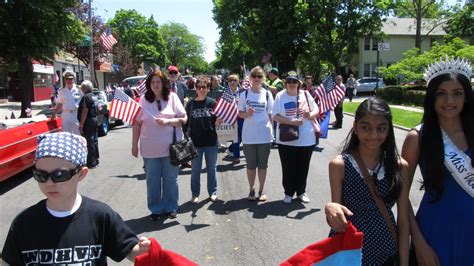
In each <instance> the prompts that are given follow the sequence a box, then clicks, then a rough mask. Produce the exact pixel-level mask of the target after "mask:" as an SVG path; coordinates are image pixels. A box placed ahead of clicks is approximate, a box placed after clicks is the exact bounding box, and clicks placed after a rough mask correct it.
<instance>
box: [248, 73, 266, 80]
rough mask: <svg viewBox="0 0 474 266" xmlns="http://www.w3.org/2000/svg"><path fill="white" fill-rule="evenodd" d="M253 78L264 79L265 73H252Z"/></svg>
mask: <svg viewBox="0 0 474 266" xmlns="http://www.w3.org/2000/svg"><path fill="white" fill-rule="evenodd" d="M250 76H251V77H252V78H254V79H263V75H255V74H252V75H250Z"/></svg>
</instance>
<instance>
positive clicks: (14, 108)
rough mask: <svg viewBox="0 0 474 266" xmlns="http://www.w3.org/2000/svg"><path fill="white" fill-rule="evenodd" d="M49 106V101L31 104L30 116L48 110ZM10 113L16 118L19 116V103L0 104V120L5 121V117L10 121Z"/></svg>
mask: <svg viewBox="0 0 474 266" xmlns="http://www.w3.org/2000/svg"><path fill="white" fill-rule="evenodd" d="M50 104H51V100H44V101H38V102H32V103H31V114H32V115H35V114H37V113H39V112H40V111H41V110H43V109H46V108H49V106H50ZM12 113H13V114H14V115H15V117H16V118H18V117H19V116H20V114H21V102H7V103H0V120H3V119H5V117H7V118H8V119H10V116H11V115H12Z"/></svg>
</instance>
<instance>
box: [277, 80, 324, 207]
mask: <svg viewBox="0 0 474 266" xmlns="http://www.w3.org/2000/svg"><path fill="white" fill-rule="evenodd" d="M301 85H302V82H301V81H300V80H299V79H298V75H297V74H296V72H295V71H290V72H288V76H287V77H286V79H285V90H282V91H280V92H279V93H277V95H276V97H275V102H274V104H273V110H272V115H273V119H274V120H275V121H276V122H278V127H277V131H276V142H277V143H278V153H279V155H280V161H281V167H282V173H283V188H284V190H285V197H284V199H283V202H284V203H287V204H289V203H291V201H292V200H293V196H294V195H295V194H296V196H297V197H298V199H299V200H300V201H301V202H303V203H309V198H308V196H307V195H306V180H307V178H308V170H309V163H310V161H311V155H312V154H313V147H314V145H315V143H316V138H315V129H314V127H313V126H312V124H311V120H312V119H315V118H316V117H317V115H318V114H319V109H318V106H317V105H316V103H315V102H314V99H313V97H311V95H310V94H309V92H307V91H306V90H303V89H301ZM282 125H293V126H297V127H298V138H297V139H296V140H292V141H283V140H282V139H281V138H280V130H281V127H282Z"/></svg>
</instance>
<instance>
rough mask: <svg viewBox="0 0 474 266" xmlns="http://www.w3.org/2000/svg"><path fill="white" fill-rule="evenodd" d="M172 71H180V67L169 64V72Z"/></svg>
mask: <svg viewBox="0 0 474 266" xmlns="http://www.w3.org/2000/svg"><path fill="white" fill-rule="evenodd" d="M171 71H176V72H179V69H178V67H177V66H169V67H168V72H171Z"/></svg>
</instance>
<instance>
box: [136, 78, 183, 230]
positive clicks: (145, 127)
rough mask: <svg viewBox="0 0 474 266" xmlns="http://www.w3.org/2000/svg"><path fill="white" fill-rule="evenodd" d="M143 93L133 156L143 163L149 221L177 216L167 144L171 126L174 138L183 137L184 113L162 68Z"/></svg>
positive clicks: (174, 178) (175, 172) (175, 169)
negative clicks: (141, 159)
mask: <svg viewBox="0 0 474 266" xmlns="http://www.w3.org/2000/svg"><path fill="white" fill-rule="evenodd" d="M145 86H146V92H145V95H143V96H142V97H141V98H140V105H141V107H142V109H141V110H140V112H139V113H138V114H137V116H136V118H135V122H134V124H133V131H132V155H133V156H134V157H137V156H138V150H139V149H138V143H139V142H140V155H141V156H142V157H143V161H144V163H145V175H146V183H147V201H148V209H149V210H150V212H151V214H150V217H149V218H150V220H152V221H156V220H157V219H158V218H159V217H160V216H161V215H167V216H168V217H169V218H172V219H174V218H176V216H177V210H178V196H179V194H178V180H177V179H178V171H179V167H178V166H173V165H172V164H171V162H170V152H169V147H170V144H171V143H172V142H173V128H176V137H177V140H178V141H179V140H181V139H182V138H183V131H182V129H181V126H182V125H183V124H184V123H186V121H187V116H186V111H185V110H184V107H183V105H182V104H181V101H180V99H179V98H178V95H177V94H176V93H174V92H171V91H170V82H169V81H168V79H167V77H166V76H165V75H164V74H163V73H162V72H161V71H155V72H154V73H153V74H152V75H150V76H148V77H147V79H146V81H145Z"/></svg>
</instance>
